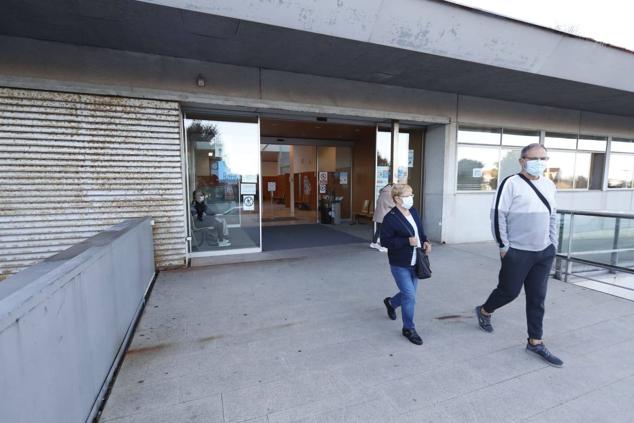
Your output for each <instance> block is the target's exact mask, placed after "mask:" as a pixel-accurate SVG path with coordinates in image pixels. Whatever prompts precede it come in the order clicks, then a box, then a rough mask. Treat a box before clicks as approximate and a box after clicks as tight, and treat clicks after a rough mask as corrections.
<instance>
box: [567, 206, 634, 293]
mask: <svg viewBox="0 0 634 423" xmlns="http://www.w3.org/2000/svg"><path fill="white" fill-rule="evenodd" d="M557 213H558V214H560V215H562V216H563V215H569V216H570V223H569V228H568V243H567V248H566V251H565V252H562V251H561V249H562V244H563V239H564V232H565V230H564V229H565V228H564V219H561V220H560V222H559V251H558V252H557V254H556V263H555V278H557V279H560V280H561V279H562V275H563V280H565V281H568V276H569V275H571V274H572V264H573V263H580V264H585V265H590V266H594V267H598V268H603V269H606V270H608V271H609V272H610V273H616V272H624V273H632V274H634V269H633V268H628V267H624V266H619V265H618V260H619V253H623V252H626V251H632V250H634V249H633V248H621V247H619V239H620V234H621V220H623V219H632V220H634V214H632V213H625V212H605V211H588V210H566V209H560V210H557ZM575 216H592V217H605V218H614V219H615V224H614V235H613V238H612V248H611V249H605V248H603V249H601V250H590V251H579V252H576V253H574V255H575V256H576V257H575V256H573V252H572V244H573V240H574V234H575ZM608 253H609V254H610V263H609V264H608V263H603V262H599V261H596V260H590V259H588V258H581V257H579V256H582V255H585V256H587V255H588V254H608ZM564 261H565V263H562V262H564Z"/></svg>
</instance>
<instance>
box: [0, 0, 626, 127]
mask: <svg viewBox="0 0 634 423" xmlns="http://www.w3.org/2000/svg"><path fill="white" fill-rule="evenodd" d="M151 3H154V4H151ZM0 34H4V35H10V36H17V37H25V38H33V39H40V40H49V41H58V42H63V43H69V44H76V45H87V46H94V47H104V48H111V49H117V50H126V51H136V52H142V53H150V54H156V55H163V56H172V57H182V58H189V59H197V60H203V61H209V62H218V63H226V64H233V65H241V66H250V67H258V68H266V69H277V70H283V71H290V72H297V73H305V74H313V75H319V76H327V77H334V78H342V79H349V80H357V81H364V82H374V83H381V84H387V85H396V86H401V87H411V88H421V89H427V90H435V91H442V92H449V93H457V94H464V95H471V96H478V97H488V98H494V99H500V100H507V101H516V102H522V103H530V104H538V105H546V106H554V107H563V108H568V109H576V110H587V111H592V112H597V113H606V114H615V115H623V116H634V79H633V78H631V73H632V70H634V54H632V53H631V52H628V51H625V50H621V49H616V48H613V47H609V46H604V45H601V44H599V43H596V42H593V41H590V40H585V39H580V38H575V37H572V36H568V35H565V34H561V33H558V32H555V31H550V30H546V29H543V28H539V27H535V26H532V25H528V24H523V23H519V22H516V21H512V20H509V19H505V18H500V17H496V16H493V15H490V14H486V13H479V12H477V11H473V10H470V9H466V8H464V7H460V6H455V5H452V4H449V3H446V2H441V1H430V0H391V1H390V2H383V1H378V0H347V1H337V2H334V1H333V2H315V1H313V0H293V1H284V0H278V1H275V2H274V1H271V0H244V1H235V0H216V1H209V0H187V1H185V0H151V1H150V0H147V1H143V2H141V1H134V0H111V1H108V2H103V1H97V0H83V1H82V0H59V1H56V2H50V1H47V0H5V1H4V2H3V13H2V14H1V15H0Z"/></svg>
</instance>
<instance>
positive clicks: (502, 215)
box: [491, 175, 558, 251]
mask: <svg viewBox="0 0 634 423" xmlns="http://www.w3.org/2000/svg"><path fill="white" fill-rule="evenodd" d="M531 182H532V183H533V185H535V187H536V188H537V189H538V190H539V191H540V192H541V193H542V194H543V196H544V197H545V198H546V200H547V201H548V203H549V204H550V209H551V212H550V213H549V212H548V208H547V207H546V205H544V203H543V202H542V201H541V200H540V199H539V197H538V196H537V193H535V191H533V189H532V188H531V187H530V186H529V185H528V183H526V181H524V180H523V179H522V178H521V177H520V176H519V175H513V176H511V177H509V178H507V179H506V180H505V181H504V182H503V183H502V184H500V185H501V186H500V187H499V188H498V191H497V193H496V195H495V198H494V199H493V204H492V205H491V229H492V231H493V238H494V239H495V240H496V241H497V243H498V246H499V247H500V250H501V251H507V250H508V249H509V247H511V248H514V249H517V250H526V251H541V250H543V249H545V248H546V247H548V246H549V245H550V244H553V245H554V246H555V248H557V242H558V237H557V233H558V231H557V212H556V210H555V207H556V203H555V192H556V188H555V184H553V182H552V181H551V180H550V179H548V178H546V177H544V176H541V177H540V178H539V179H536V180H531ZM496 214H497V221H496V219H495V216H496Z"/></svg>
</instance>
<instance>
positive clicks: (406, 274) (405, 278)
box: [381, 184, 431, 345]
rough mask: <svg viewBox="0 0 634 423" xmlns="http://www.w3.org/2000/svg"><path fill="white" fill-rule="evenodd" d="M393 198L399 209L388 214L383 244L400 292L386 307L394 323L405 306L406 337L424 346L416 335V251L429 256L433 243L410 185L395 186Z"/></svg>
mask: <svg viewBox="0 0 634 423" xmlns="http://www.w3.org/2000/svg"><path fill="white" fill-rule="evenodd" d="M391 196H392V200H393V201H394V204H395V205H396V206H395V207H393V208H392V209H391V210H390V211H388V213H387V214H386V215H385V217H384V219H383V223H382V225H381V245H383V246H384V247H387V257H388V260H389V263H390V270H391V272H392V276H394V280H395V281H396V286H397V287H398V290H399V292H398V293H397V294H396V295H394V296H393V297H391V298H390V297H388V298H385V299H384V300H383V304H385V308H386V309H387V315H388V317H389V318H390V319H391V320H396V309H397V308H399V307H401V316H402V319H403V330H402V333H403V336H405V337H406V338H407V339H408V340H409V341H410V342H412V343H414V344H416V345H422V343H423V340H422V339H421V337H420V336H419V335H418V333H417V332H416V327H415V324H414V308H415V306H416V290H417V288H418V278H417V277H416V273H415V272H414V265H415V264H416V248H417V247H419V248H423V250H424V251H425V254H429V253H430V252H431V244H430V243H429V241H428V240H427V236H426V235H425V232H424V231H423V225H422V223H421V220H420V216H419V214H418V212H417V211H416V209H415V208H414V207H413V205H414V195H413V193H412V187H410V186H409V185H406V184H395V185H393V186H392V189H391Z"/></svg>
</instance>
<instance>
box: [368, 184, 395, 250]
mask: <svg viewBox="0 0 634 423" xmlns="http://www.w3.org/2000/svg"><path fill="white" fill-rule="evenodd" d="M394 206H395V204H394V200H393V199H392V185H389V184H388V185H386V186H384V187H383V188H381V190H380V191H379V198H378V200H377V201H376V207H375V208H374V214H373V215H372V221H373V222H374V225H375V230H374V236H373V237H372V242H371V243H370V248H375V249H377V250H379V251H381V252H382V253H386V252H387V248H385V247H384V246H382V245H381V240H380V238H381V237H380V235H381V223H383V218H384V217H385V215H386V214H387V213H388V212H389V211H390V210H392V208H394Z"/></svg>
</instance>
